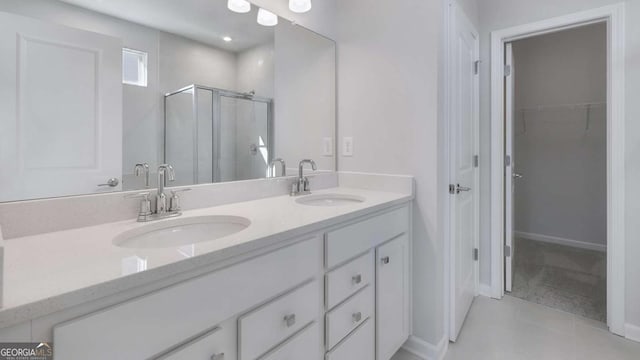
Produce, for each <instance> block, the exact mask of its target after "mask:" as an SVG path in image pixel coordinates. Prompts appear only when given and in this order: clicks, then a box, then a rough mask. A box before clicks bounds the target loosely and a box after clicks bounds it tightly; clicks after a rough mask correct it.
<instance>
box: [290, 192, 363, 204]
mask: <svg viewBox="0 0 640 360" xmlns="http://www.w3.org/2000/svg"><path fill="white" fill-rule="evenodd" d="M364 200H365V199H364V198H363V197H362V196H356V195H346V194H318V195H307V196H303V197H301V198H298V199H296V202H297V203H298V204H302V205H309V206H342V205H352V204H358V203H361V202H364Z"/></svg>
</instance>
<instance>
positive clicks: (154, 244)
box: [113, 215, 251, 249]
mask: <svg viewBox="0 0 640 360" xmlns="http://www.w3.org/2000/svg"><path fill="white" fill-rule="evenodd" d="M249 225H251V221H250V220H249V219H247V218H243V217H239V216H221V215H217V216H197V217H187V218H181V219H174V220H167V221H159V222H157V223H153V224H149V225H146V226H143V227H140V228H138V229H134V230H129V231H126V232H124V233H122V234H120V235H118V236H116V238H115V239H113V244H114V245H115V246H118V247H123V248H133V249H159V248H170V247H177V246H183V245H189V244H195V243H200V242H205V241H212V240H216V239H220V238H222V237H225V236H229V235H232V234H235V233H237V232H240V231H242V230H244V229H246V228H247V227H249Z"/></svg>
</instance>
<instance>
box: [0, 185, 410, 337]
mask: <svg viewBox="0 0 640 360" xmlns="http://www.w3.org/2000/svg"><path fill="white" fill-rule="evenodd" d="M314 194H349V195H356V196H360V197H363V198H364V199H365V201H364V202H362V203H353V204H347V205H341V206H326V207H325V206H307V205H302V204H298V203H296V201H295V199H296V198H294V197H290V196H278V197H271V198H266V199H260V200H254V201H247V202H241V203H233V204H228V205H222V206H215V207H210V208H203V209H196V210H190V211H186V212H184V214H183V215H182V216H181V217H179V218H180V219H183V218H186V217H195V216H208V215H231V216H241V217H245V218H248V219H249V220H250V221H251V225H250V226H249V227H248V228H246V229H244V230H242V231H240V232H238V233H235V234H233V235H230V236H227V237H223V238H219V239H216V240H212V241H208V242H201V243H196V244H191V245H184V246H178V247H171V248H160V249H132V248H121V247H118V246H115V245H114V244H113V239H114V238H115V237H116V236H117V235H119V234H121V233H122V232H124V231H127V230H132V229H136V228H139V227H142V226H146V225H149V224H151V223H138V222H136V220H135V219H131V220H127V221H120V222H114V223H108V224H102V225H97V226H91V227H83V228H77V229H72V230H65V231H58V232H53V233H46V234H40V235H35V236H28V237H22V238H15V239H11V240H7V241H5V244H4V252H5V254H4V284H3V291H4V306H3V308H2V309H0V328H3V327H7V326H11V325H14V324H18V323H20V322H23V321H28V320H32V319H34V318H37V317H41V316H44V315H48V314H51V313H54V312H56V311H60V310H64V309H66V308H70V307H72V306H77V305H79V304H82V303H86V302H89V301H93V300H97V299H100V298H103V297H106V296H110V295H113V294H117V293H119V292H122V291H126V290H129V289H134V288H136V287H139V286H144V285H146V284H149V283H153V282H155V281H159V280H162V279H165V278H168V277H170V276H173V275H175V274H178V273H183V272H188V271H192V270H195V269H198V268H201V267H203V266H207V265H210V264H212V263H215V262H217V261H222V260H225V259H229V258H231V257H234V256H238V255H242V254H246V253H248V252H251V251H254V250H259V249H261V248H264V247H268V246H272V245H274V244H277V243H278V242H281V241H285V240H287V239H291V238H293V237H296V236H299V235H303V234H307V233H311V232H314V231H317V230H320V229H322V228H325V227H328V226H332V225H335V224H338V223H340V222H343V221H348V220H351V219H355V218H357V217H359V216H362V215H365V214H368V213H371V212H374V211H377V210H381V209H384V208H386V207H389V206H393V205H396V204H401V203H404V202H407V201H409V200H411V199H412V194H402V193H393V192H381V191H371V190H362V189H355V188H342V187H340V188H333V189H325V190H321V191H316V192H314ZM173 219H175V218H173ZM173 219H164V220H158V221H156V222H153V223H154V224H155V223H158V222H161V221H171V220H173Z"/></svg>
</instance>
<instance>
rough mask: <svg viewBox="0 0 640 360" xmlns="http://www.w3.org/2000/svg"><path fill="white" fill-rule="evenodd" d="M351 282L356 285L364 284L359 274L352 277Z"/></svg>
mask: <svg viewBox="0 0 640 360" xmlns="http://www.w3.org/2000/svg"><path fill="white" fill-rule="evenodd" d="M351 281H352V282H353V284H354V285H358V284H360V283H361V282H362V275H360V274H358V275H356V276H354V277H352V278H351Z"/></svg>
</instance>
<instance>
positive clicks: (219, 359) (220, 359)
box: [211, 353, 224, 360]
mask: <svg viewBox="0 0 640 360" xmlns="http://www.w3.org/2000/svg"><path fill="white" fill-rule="evenodd" d="M211 360H224V353H220V354H213V355H211Z"/></svg>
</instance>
